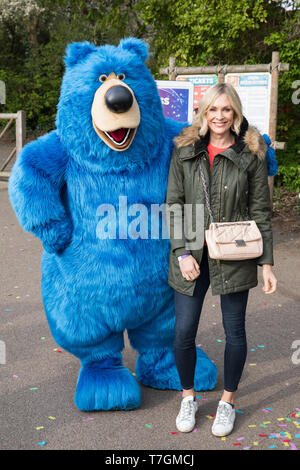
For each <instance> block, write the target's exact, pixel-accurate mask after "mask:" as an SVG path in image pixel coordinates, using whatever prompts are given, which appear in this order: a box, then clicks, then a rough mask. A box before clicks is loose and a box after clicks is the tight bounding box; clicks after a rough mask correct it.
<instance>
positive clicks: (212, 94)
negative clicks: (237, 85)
mask: <svg viewBox="0 0 300 470" xmlns="http://www.w3.org/2000/svg"><path fill="white" fill-rule="evenodd" d="M223 94H225V95H226V96H227V97H228V99H229V101H230V104H231V106H232V109H233V112H234V113H233V123H232V126H231V129H232V130H233V131H234V132H235V133H236V134H237V135H238V134H239V132H240V127H241V124H242V121H243V111H242V103H241V100H240V97H239V95H238V94H237V92H236V90H235V89H234V87H233V86H232V85H230V84H229V83H217V84H216V85H213V86H212V87H210V88H209V89H208V90H207V91H206V92H205V94H204V95H203V98H202V99H201V100H200V103H199V109H198V113H197V115H196V117H195V120H194V124H193V125H194V126H195V127H197V128H198V129H199V135H200V136H204V135H205V134H206V133H207V132H208V124H207V119H206V113H207V111H208V109H209V107H210V105H211V104H212V103H213V101H214V100H215V99H216V98H218V97H219V96H220V95H223Z"/></svg>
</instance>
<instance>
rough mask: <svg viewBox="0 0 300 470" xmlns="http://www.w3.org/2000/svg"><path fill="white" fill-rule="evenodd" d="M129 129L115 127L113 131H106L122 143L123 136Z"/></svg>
mask: <svg viewBox="0 0 300 470" xmlns="http://www.w3.org/2000/svg"><path fill="white" fill-rule="evenodd" d="M129 131H130V129H126V128H122V129H117V130H116V131H113V132H108V134H109V135H110V136H111V137H112V138H113V140H115V141H116V142H119V143H122V142H123V141H124V140H125V137H126V136H127V134H128V133H129Z"/></svg>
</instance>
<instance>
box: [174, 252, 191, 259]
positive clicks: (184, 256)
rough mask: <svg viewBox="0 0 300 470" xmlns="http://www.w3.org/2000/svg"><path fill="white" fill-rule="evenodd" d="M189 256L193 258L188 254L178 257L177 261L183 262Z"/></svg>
mask: <svg viewBox="0 0 300 470" xmlns="http://www.w3.org/2000/svg"><path fill="white" fill-rule="evenodd" d="M187 256H191V255H190V254H189V253H187V254H186V255H181V256H178V257H177V259H178V261H181V260H182V259H183V258H186V257H187Z"/></svg>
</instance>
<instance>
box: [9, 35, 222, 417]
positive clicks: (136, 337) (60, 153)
mask: <svg viewBox="0 0 300 470" xmlns="http://www.w3.org/2000/svg"><path fill="white" fill-rule="evenodd" d="M147 57H148V49H147V45H146V44H145V43H144V42H143V41H141V40H138V39H135V38H127V39H123V40H122V41H121V42H120V44H119V45H118V46H117V47H116V46H111V45H105V46H99V47H96V46H94V45H93V44H90V43H89V42H82V43H72V44H70V45H69V46H68V47H67V50H66V56H65V64H66V70H65V74H64V77H63V81H62V86H61V93H60V98H59V103H58V108H57V117H56V129H55V130H53V131H51V132H49V133H48V134H46V135H44V136H41V137H40V138H38V139H37V140H35V141H33V142H30V143H28V144H27V145H26V146H25V147H24V149H23V150H22V152H20V154H19V155H18V158H17V161H16V163H15V165H14V167H13V171H12V175H11V178H10V181H9V195H10V200H11V203H12V206H13V208H14V210H15V212H16V215H17V217H18V220H19V222H20V224H21V225H22V226H23V228H24V229H25V230H26V231H31V232H33V233H34V234H35V235H36V236H38V237H39V238H40V240H41V241H42V243H43V247H44V252H43V256H42V263H41V266H42V299H43V303H44V308H45V312H46V316H47V320H48V323H49V327H50V330H51V333H52V335H53V337H54V339H55V341H56V342H57V343H58V344H59V345H60V346H61V347H62V348H64V349H65V350H67V351H69V352H70V353H71V354H73V355H74V356H76V357H77V358H79V359H80V361H81V369H80V372H79V376H78V380H77V387H76V393H75V403H76V405H77V407H78V408H79V409H81V410H86V411H88V410H110V409H127V410H128V409H133V408H137V407H138V406H139V405H140V402H141V391H140V386H139V384H138V382H140V383H141V384H143V385H146V386H150V387H153V388H158V389H171V390H180V389H181V385H180V380H179V376H178V372H177V369H176V366H175V361H174V355H173V339H174V323H175V316H174V299H173V294H174V292H173V290H172V288H171V287H170V286H169V285H168V281H167V277H168V258H169V251H170V240H169V239H168V237H167V236H164V234H163V233H162V232H163V227H162V224H161V223H160V222H158V219H159V216H160V215H161V216H162V214H159V212H160V208H161V207H160V206H161V205H163V204H164V203H165V196H166V190H167V181H168V172H169V166H170V160H171V154H172V150H173V138H174V137H175V135H177V134H179V132H180V130H181V128H182V125H181V124H179V123H176V122H174V121H172V120H168V119H166V118H164V116H163V112H162V106H161V101H160V97H159V94H158V92H157V87H156V84H155V81H154V79H153V78H152V76H151V74H150V72H149V70H148V68H147V67H146V65H145V61H146V59H147ZM154 215H155V217H154ZM125 329H126V330H127V333H128V337H129V340H130V344H131V345H132V347H133V348H135V350H137V352H138V357H137V362H136V378H135V377H134V375H133V374H132V373H131V372H130V371H129V370H128V369H127V368H126V367H124V366H123V363H122V355H121V351H122V349H123V348H124V339H123V335H124V330H125ZM197 354H198V358H197V367H196V374H195V389H196V390H210V389H212V388H214V386H215V382H216V367H215V365H214V364H213V363H212V361H211V360H210V359H209V358H208V356H207V355H206V354H205V352H204V351H202V350H201V349H197Z"/></svg>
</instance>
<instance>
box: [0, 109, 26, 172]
mask: <svg viewBox="0 0 300 470" xmlns="http://www.w3.org/2000/svg"><path fill="white" fill-rule="evenodd" d="M1 119H4V120H8V123H7V124H6V126H5V127H4V129H3V130H2V131H1V133H0V140H1V139H2V137H3V136H4V134H5V133H6V132H7V131H8V129H9V128H10V127H11V126H12V124H13V123H14V121H16V145H15V147H14V148H13V149H12V150H11V152H10V153H9V155H8V157H7V158H6V159H5V161H4V163H1V164H0V179H8V178H9V177H10V172H9V171H5V168H6V167H7V165H8V164H9V163H10V162H11V160H12V159H13V158H14V157H15V156H17V155H18V153H19V152H20V150H22V148H23V146H24V144H25V139H26V114H25V111H18V112H17V113H13V114H6V113H1V114H0V120H1Z"/></svg>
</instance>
